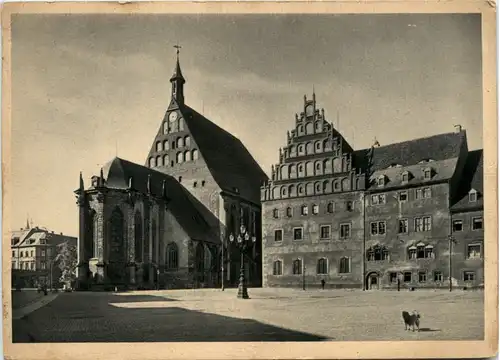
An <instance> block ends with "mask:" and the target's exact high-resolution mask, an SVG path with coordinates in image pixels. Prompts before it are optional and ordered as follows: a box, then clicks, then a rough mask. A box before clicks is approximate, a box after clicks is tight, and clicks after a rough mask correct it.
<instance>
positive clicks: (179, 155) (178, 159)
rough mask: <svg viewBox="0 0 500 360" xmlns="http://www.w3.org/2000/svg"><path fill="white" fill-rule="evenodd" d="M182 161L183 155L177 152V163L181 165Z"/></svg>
mask: <svg viewBox="0 0 500 360" xmlns="http://www.w3.org/2000/svg"><path fill="white" fill-rule="evenodd" d="M182 159H183V154H182V152H178V153H177V163H179V164H180V163H182Z"/></svg>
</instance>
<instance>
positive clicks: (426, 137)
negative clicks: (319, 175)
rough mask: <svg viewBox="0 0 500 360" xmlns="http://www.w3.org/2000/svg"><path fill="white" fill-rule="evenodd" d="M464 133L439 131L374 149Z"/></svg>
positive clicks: (463, 132) (462, 132)
mask: <svg viewBox="0 0 500 360" xmlns="http://www.w3.org/2000/svg"><path fill="white" fill-rule="evenodd" d="M464 134H465V130H461V131H460V132H447V133H441V134H434V135H430V136H422V137H419V138H415V139H409V140H403V141H399V142H394V143H390V144H386V145H381V146H378V147H375V149H380V148H384V147H388V146H394V145H401V144H404V143H409V142H414V141H421V140H427V139H432V138H437V137H440V136H445V135H456V136H460V135H464ZM370 148H371V147H369V148H365V149H359V150H355V151H363V150H369V149H370Z"/></svg>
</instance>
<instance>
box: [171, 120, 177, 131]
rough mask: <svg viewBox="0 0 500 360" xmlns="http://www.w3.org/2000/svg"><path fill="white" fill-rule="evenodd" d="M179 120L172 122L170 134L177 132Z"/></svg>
mask: <svg viewBox="0 0 500 360" xmlns="http://www.w3.org/2000/svg"><path fill="white" fill-rule="evenodd" d="M177 124H178V123H177V119H175V120H170V132H177V131H178V130H177V129H178V126H177Z"/></svg>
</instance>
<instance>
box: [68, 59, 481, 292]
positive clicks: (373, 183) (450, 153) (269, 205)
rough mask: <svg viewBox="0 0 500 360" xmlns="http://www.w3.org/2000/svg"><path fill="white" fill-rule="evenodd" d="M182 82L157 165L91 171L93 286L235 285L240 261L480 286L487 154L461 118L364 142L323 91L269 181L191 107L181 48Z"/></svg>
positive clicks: (368, 281) (299, 281)
mask: <svg viewBox="0 0 500 360" xmlns="http://www.w3.org/2000/svg"><path fill="white" fill-rule="evenodd" d="M170 82H171V101H170V104H169V106H168V108H167V110H166V112H165V115H164V118H163V119H162V121H161V124H160V126H159V128H158V130H157V133H156V135H155V138H154V140H153V143H152V145H151V148H150V150H149V153H148V156H147V159H146V161H145V164H144V165H139V164H134V163H132V162H129V161H126V160H124V159H120V158H115V159H112V160H111V161H110V162H109V163H107V164H106V165H105V166H104V167H103V168H101V169H100V173H99V175H95V176H93V177H92V178H91V179H90V184H87V185H85V183H84V180H83V177H82V175H81V174H80V186H79V188H78V189H77V190H76V191H75V193H76V195H77V199H78V206H79V214H80V232H79V248H78V258H79V263H78V278H79V284H80V285H79V286H80V287H81V288H91V289H93V288H99V287H103V286H107V285H109V284H114V285H123V286H127V287H135V288H141V287H144V288H148V287H153V286H160V287H164V288H179V287H214V286H221V284H222V283H224V284H225V285H226V286H235V285H236V284H237V283H238V277H239V271H240V267H241V265H242V262H243V268H244V272H245V274H246V277H247V279H248V281H249V285H251V286H269V287H272V286H281V287H285V286H286V287H302V286H305V285H306V286H308V287H311V286H320V284H321V281H322V280H324V281H325V283H326V286H331V287H351V288H366V289H383V288H393V287H396V286H398V283H399V285H402V286H408V287H410V286H411V287H444V286H449V283H450V279H451V284H452V286H454V287H466V286H467V287H469V286H470V287H477V286H482V284H483V256H484V254H483V248H484V246H483V218H482V216H483V185H482V178H483V177H482V158H483V156H482V150H474V151H469V149H468V146H467V137H466V132H465V130H464V129H462V128H461V127H460V126H456V128H455V129H454V131H450V132H449V133H446V134H439V135H435V136H431V137H427V138H422V139H416V140H410V141H406V142H402V143H397V144H389V145H386V146H381V145H380V144H378V143H375V144H374V145H373V146H372V147H370V148H368V149H361V150H356V149H353V147H352V146H351V145H350V144H349V142H348V141H347V140H346V139H345V138H344V137H343V136H342V134H340V133H339V132H338V131H337V130H336V129H335V128H334V126H333V124H332V123H330V122H328V121H327V118H326V116H325V111H324V110H323V109H320V108H319V107H318V103H317V102H316V97H315V94H313V97H312V99H307V98H306V97H304V101H303V104H302V109H301V111H300V112H299V113H298V114H296V116H295V119H294V122H293V123H292V124H291V125H292V126H291V127H292V128H291V129H290V131H288V132H287V133H286V134H283V135H284V136H285V135H286V143H285V144H284V146H283V147H282V148H280V149H279V153H278V159H279V160H278V162H277V163H276V164H275V165H274V166H273V167H272V169H271V177H270V178H268V176H267V175H266V174H265V173H264V171H263V170H262V169H261V168H260V166H259V165H258V164H257V162H256V161H255V160H254V158H253V157H252V156H251V154H250V153H249V151H248V150H247V149H246V148H245V146H244V145H243V144H242V143H241V141H240V140H238V139H237V138H236V137H234V136H233V135H231V134H230V133H228V132H227V131H225V130H223V129H222V128H220V127H218V126H217V125H215V124H214V123H213V122H211V121H210V120H208V119H206V118H205V117H204V116H203V115H201V114H199V113H198V112H196V111H195V110H194V109H192V108H191V107H189V106H188V105H187V104H186V103H185V97H184V85H185V79H184V76H183V74H182V71H181V68H180V64H179V56H178V54H177V62H176V66H175V70H174V74H173V76H172V78H171V79H170ZM242 226H243V227H244V229H245V231H247V232H249V233H250V234H251V237H252V238H255V239H256V241H252V242H250V243H249V244H248V251H246V252H245V253H244V255H243V256H240V252H239V250H238V247H237V246H236V245H235V244H234V242H231V241H229V239H230V238H232V239H234V238H235V237H237V235H238V234H239V233H240V231H241V230H240V229H241V227H242Z"/></svg>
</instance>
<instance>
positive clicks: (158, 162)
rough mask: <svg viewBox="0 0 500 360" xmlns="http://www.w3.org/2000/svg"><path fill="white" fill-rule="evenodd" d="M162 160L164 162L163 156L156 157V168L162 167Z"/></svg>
mask: <svg viewBox="0 0 500 360" xmlns="http://www.w3.org/2000/svg"><path fill="white" fill-rule="evenodd" d="M161 160H162V158H161V156H157V157H156V166H162V161H161Z"/></svg>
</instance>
